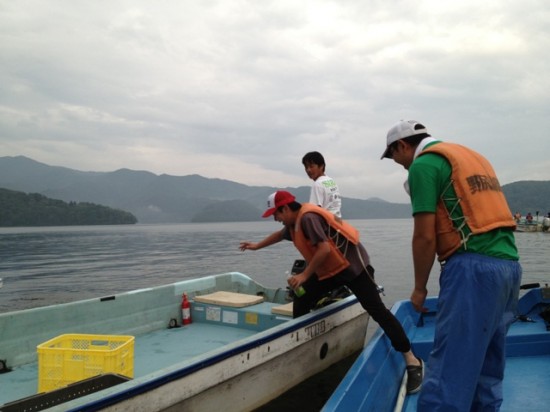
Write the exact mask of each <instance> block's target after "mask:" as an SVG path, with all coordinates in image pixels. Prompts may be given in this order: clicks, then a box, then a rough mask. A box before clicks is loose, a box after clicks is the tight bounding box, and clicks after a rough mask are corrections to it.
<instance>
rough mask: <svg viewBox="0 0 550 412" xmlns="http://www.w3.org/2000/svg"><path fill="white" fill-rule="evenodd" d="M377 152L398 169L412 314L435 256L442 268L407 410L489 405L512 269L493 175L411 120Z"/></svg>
mask: <svg viewBox="0 0 550 412" xmlns="http://www.w3.org/2000/svg"><path fill="white" fill-rule="evenodd" d="M383 158H390V159H393V160H394V161H395V162H396V163H398V164H400V165H402V166H403V167H404V168H405V169H406V170H408V179H407V182H406V184H405V189H406V190H407V192H408V193H409V195H410V197H411V204H412V213H413V216H414V230H413V238H412V248H413V261H414V280H415V283H414V290H413V292H412V294H411V303H412V304H413V306H414V307H415V309H416V310H417V311H419V312H423V311H426V309H425V308H424V302H425V299H426V296H427V293H428V291H427V289H426V285H427V282H428V278H429V275H430V271H431V269H432V266H433V263H434V259H435V257H436V255H437V258H438V260H439V261H440V262H441V265H442V269H441V275H440V279H439V284H440V293H439V306H438V312H437V323H436V331H435V339H434V348H433V350H432V353H431V354H430V357H429V359H428V361H427V367H426V376H425V378H424V383H423V386H422V390H421V392H420V396H419V399H418V408H417V410H418V411H429V412H434V411H482V410H483V411H498V410H499V408H500V405H501V403H502V379H503V376H504V362H505V353H504V346H505V337H506V332H507V330H508V327H509V325H510V323H511V322H512V320H513V318H514V314H515V310H516V306H517V299H518V292H519V285H520V282H521V266H520V265H519V263H518V259H519V257H518V251H517V248H516V245H515V240H514V233H513V230H514V228H515V222H514V220H513V218H512V213H511V212H510V209H509V207H508V204H507V202H506V199H505V197H504V194H503V193H502V189H501V187H500V184H499V182H498V179H497V177H496V174H495V172H494V170H493V168H492V166H491V164H490V163H489V162H488V161H487V160H486V159H485V158H484V157H483V156H481V155H480V154H478V153H476V152H474V151H473V150H471V149H468V148H466V147H464V146H461V145H458V144H452V143H446V142H441V141H438V140H435V139H433V138H432V137H431V136H430V135H429V134H428V131H427V130H426V128H425V127H424V126H423V125H422V124H420V123H419V122H417V121H415V120H409V121H404V120H401V121H399V122H397V123H396V124H395V125H394V126H393V127H392V128H391V129H390V130H389V131H388V134H387V136H386V149H385V150H384V153H383V154H382V159H383ZM465 360H467V361H465Z"/></svg>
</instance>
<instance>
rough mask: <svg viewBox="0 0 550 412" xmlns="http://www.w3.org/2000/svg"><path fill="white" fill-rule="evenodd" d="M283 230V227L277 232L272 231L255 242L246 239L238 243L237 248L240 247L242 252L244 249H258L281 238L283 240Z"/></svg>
mask: <svg viewBox="0 0 550 412" xmlns="http://www.w3.org/2000/svg"><path fill="white" fill-rule="evenodd" d="M284 230H285V229H281V230H279V231H277V232H273V233H272V234H270V235H269V236H267V237H266V238H265V239H263V240H261V241H259V242H257V243H255V242H248V241H244V242H241V243H240V245H239V249H241V251H242V252H244V251H245V250H258V249H262V248H264V247H268V246H271V245H274V244H275V243H278V242H280V241H281V240H283V232H284Z"/></svg>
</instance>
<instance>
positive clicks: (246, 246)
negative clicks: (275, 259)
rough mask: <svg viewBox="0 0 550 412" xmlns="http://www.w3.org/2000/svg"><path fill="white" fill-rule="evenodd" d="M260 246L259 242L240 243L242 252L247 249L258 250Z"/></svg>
mask: <svg viewBox="0 0 550 412" xmlns="http://www.w3.org/2000/svg"><path fill="white" fill-rule="evenodd" d="M257 248H258V244H257V243H253V242H241V243H240V245H239V249H241V252H244V251H245V250H247V249H248V250H256V249H257Z"/></svg>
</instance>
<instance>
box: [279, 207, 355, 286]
mask: <svg viewBox="0 0 550 412" xmlns="http://www.w3.org/2000/svg"><path fill="white" fill-rule="evenodd" d="M305 213H316V214H318V215H320V216H322V217H323V219H325V221H326V222H327V224H328V225H329V228H330V229H329V241H328V243H329V246H330V254H329V255H328V256H327V259H326V260H325V261H324V262H323V265H322V267H320V268H318V270H317V271H316V274H317V277H318V278H319V280H323V279H327V278H330V277H332V276H334V275H336V274H337V273H340V272H341V271H342V270H344V269H346V268H347V267H348V266H349V265H350V263H349V261H348V260H347V259H346V257H345V256H344V255H343V254H342V252H341V251H340V250H339V249H338V247H337V246H336V245H337V244H340V243H341V242H343V241H350V242H351V243H353V244H354V245H357V244H358V243H359V232H358V231H357V229H355V228H354V227H353V226H351V225H350V224H349V223H346V222H345V221H343V220H342V219H340V218H338V217H336V216H335V215H334V214H332V213H331V212H329V211H328V210H325V209H323V208H322V207H320V206H317V205H313V204H311V203H303V204H302V207H301V208H300V210H299V211H298V216H297V218H296V223H295V225H294V229H291V230H290V236H291V238H292V241H293V242H294V245H295V246H296V249H298V251H299V252H300V253H301V254H302V256H303V257H304V259H305V260H306V262H309V261H311V259H312V257H313V255H314V254H315V252H316V250H317V246H314V245H312V244H311V241H310V240H309V239H308V238H306V236H305V235H304V231H303V230H302V227H301V220H302V217H303V216H304V214H305ZM342 237H343V239H342ZM335 242H336V243H335Z"/></svg>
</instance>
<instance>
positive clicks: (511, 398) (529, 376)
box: [402, 332, 550, 412]
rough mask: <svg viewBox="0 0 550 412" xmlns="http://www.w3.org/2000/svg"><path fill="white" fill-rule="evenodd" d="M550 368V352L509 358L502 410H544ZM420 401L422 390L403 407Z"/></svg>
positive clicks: (549, 397) (410, 410)
mask: <svg viewBox="0 0 550 412" xmlns="http://www.w3.org/2000/svg"><path fill="white" fill-rule="evenodd" d="M549 333H550V332H549ZM548 371H550V355H545V356H529V357H521V358H520V357H510V358H507V359H506V372H505V376H504V387H503V389H504V393H505V396H504V402H503V403H502V406H501V409H500V411H501V412H517V411H521V412H540V411H541V410H543V409H541V405H547V406H548V405H550V391H549V390H548V387H549V386H548V384H549V383H550V382H549V381H550V377H549V376H550V375H549V372H548ZM544 382H545V383H544ZM417 401H418V394H415V395H409V396H407V397H406V399H405V403H404V405H403V409H402V411H403V412H416V402H417Z"/></svg>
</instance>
